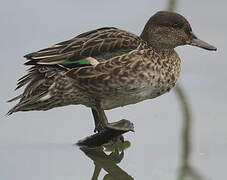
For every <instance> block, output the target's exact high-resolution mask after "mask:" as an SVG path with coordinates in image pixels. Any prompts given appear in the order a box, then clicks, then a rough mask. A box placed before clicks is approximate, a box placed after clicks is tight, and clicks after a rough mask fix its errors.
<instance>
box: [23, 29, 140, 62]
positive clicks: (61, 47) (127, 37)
mask: <svg viewBox="0 0 227 180" xmlns="http://www.w3.org/2000/svg"><path fill="white" fill-rule="evenodd" d="M142 42H143V41H142V39H141V38H140V37H138V36H136V35H134V34H132V33H129V32H127V31H123V30H120V29H117V28H114V27H104V28H100V29H96V30H92V31H88V32H86V33H83V34H80V35H78V36H76V37H75V38H73V39H70V40H68V41H64V42H61V43H58V44H55V45H53V46H51V47H49V48H46V49H42V50H40V51H37V52H33V53H30V54H27V55H25V56H24V57H25V58H27V59H28V60H29V61H28V62H26V63H25V64H26V65H34V64H49V65H51V64H72V63H77V61H78V62H79V63H80V64H85V65H86V61H81V60H84V59H83V58H87V57H95V56H101V55H102V54H105V53H112V52H117V51H119V50H125V51H127V50H128V51H130V50H134V49H136V48H137V47H138V46H139V45H140V44H141V43H142Z"/></svg>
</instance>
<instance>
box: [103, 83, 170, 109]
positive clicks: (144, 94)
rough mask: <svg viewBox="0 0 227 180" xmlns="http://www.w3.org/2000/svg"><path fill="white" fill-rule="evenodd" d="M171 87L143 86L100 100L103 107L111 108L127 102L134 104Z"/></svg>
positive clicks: (156, 95)
mask: <svg viewBox="0 0 227 180" xmlns="http://www.w3.org/2000/svg"><path fill="white" fill-rule="evenodd" d="M170 89H171V87H152V86H149V87H144V88H141V89H135V90H133V91H127V92H122V93H117V94H115V95H112V96H108V97H105V98H104V99H102V100H101V105H102V107H103V109H106V110H107V109H113V108H117V107H121V106H126V105H129V104H135V103H138V102H141V101H144V100H146V99H152V98H155V97H158V96H160V95H162V94H164V93H165V92H168V91H169V90H170Z"/></svg>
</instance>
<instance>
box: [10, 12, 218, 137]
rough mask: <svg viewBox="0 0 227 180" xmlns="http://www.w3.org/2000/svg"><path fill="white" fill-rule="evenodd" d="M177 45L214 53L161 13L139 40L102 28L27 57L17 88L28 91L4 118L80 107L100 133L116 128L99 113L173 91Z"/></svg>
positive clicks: (176, 17)
mask: <svg viewBox="0 0 227 180" xmlns="http://www.w3.org/2000/svg"><path fill="white" fill-rule="evenodd" d="M180 45H193V46H198V47H201V48H204V49H207V50H216V48H215V47H213V46H211V45H209V44H207V43H205V42H203V41H201V40H199V39H198V38H197V37H196V36H195V35H194V34H193V32H192V29H191V26H190V24H189V23H188V21H187V20H186V19H185V18H184V17H183V16H181V15H180V14H177V13H173V12H167V11H161V12H158V13H156V14H155V15H153V16H152V17H151V18H150V19H149V21H148V22H147V24H146V25H145V28H144V30H143V32H142V34H141V35H140V36H136V35H134V34H132V33H129V32H127V31H123V30H120V29H117V28H112V27H105V28H101V29H97V30H93V31H89V32H86V33H83V34H80V35H79V36H77V37H75V38H73V39H71V40H68V41H65V42H61V43H58V44H56V45H54V46H52V47H49V48H46V49H43V50H40V51H37V52H34V53H30V54H28V55H26V56H25V57H26V58H27V59H28V62H27V63H25V64H26V65H33V67H32V68H30V70H29V72H28V74H27V75H25V76H24V77H22V78H21V79H20V80H19V82H18V87H17V88H20V87H22V86H23V85H26V84H27V87H26V88H25V91H24V93H23V94H21V95H19V96H18V97H16V98H14V99H12V100H16V99H20V102H19V103H18V104H17V105H16V106H15V107H14V108H12V109H11V110H10V111H9V114H12V113H14V112H17V111H30V110H48V109H52V108H54V107H59V106H65V105H70V104H74V105H75V104H83V105H85V106H87V107H90V108H91V109H92V113H93V116H94V119H95V125H96V130H98V131H99V132H100V131H102V130H103V128H104V127H112V126H113V125H116V123H114V124H110V123H108V121H107V118H106V116H105V113H104V110H106V109H112V108H116V107H120V106H125V105H128V104H134V103H138V102H140V101H143V100H146V99H151V98H155V97H157V96H160V95H162V94H164V93H166V92H168V91H169V90H170V89H171V88H172V87H174V85H175V83H176V81H177V79H178V77H179V72H180V58H179V57H178V55H177V53H176V52H175V50H174V48H175V47H177V46H180ZM118 127H119V126H118V125H117V126H115V128H118ZM119 128H120V129H121V127H119ZM104 129H105V128H104Z"/></svg>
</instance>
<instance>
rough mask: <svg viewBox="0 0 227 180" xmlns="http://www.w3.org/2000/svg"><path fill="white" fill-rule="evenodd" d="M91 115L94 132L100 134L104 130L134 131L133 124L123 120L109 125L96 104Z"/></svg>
mask: <svg viewBox="0 0 227 180" xmlns="http://www.w3.org/2000/svg"><path fill="white" fill-rule="evenodd" d="M92 113H93V116H94V120H95V130H94V131H95V132H96V131H98V132H101V131H103V130H106V129H111V130H116V131H134V129H133V124H132V123H131V122H130V121H128V120H125V119H122V120H120V121H117V122H114V123H109V122H108V120H107V117H106V114H105V112H104V110H103V108H101V106H100V105H99V104H98V105H97V106H96V107H95V108H93V109H92Z"/></svg>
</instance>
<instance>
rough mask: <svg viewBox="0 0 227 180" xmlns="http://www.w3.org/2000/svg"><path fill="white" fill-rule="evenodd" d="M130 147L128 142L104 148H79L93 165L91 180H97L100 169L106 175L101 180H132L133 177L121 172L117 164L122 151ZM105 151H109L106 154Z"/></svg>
mask: <svg viewBox="0 0 227 180" xmlns="http://www.w3.org/2000/svg"><path fill="white" fill-rule="evenodd" d="M128 147H130V142H128V141H125V142H123V143H116V144H114V145H108V146H105V147H97V148H86V147H82V148H80V149H81V150H82V151H83V152H84V153H85V154H86V156H87V157H89V158H90V159H91V160H93V162H94V164H95V169H94V173H93V176H92V180H97V179H98V176H99V174H100V172H101V170H102V169H104V170H105V171H106V172H107V174H106V175H105V176H104V178H103V180H116V179H117V180H133V177H132V176H130V175H129V174H127V173H126V172H125V171H124V170H122V169H121V168H120V167H119V166H118V165H117V164H118V163H120V162H121V160H122V159H123V158H124V150H125V149H126V148H128ZM106 151H110V152H111V153H110V154H107V153H106Z"/></svg>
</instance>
